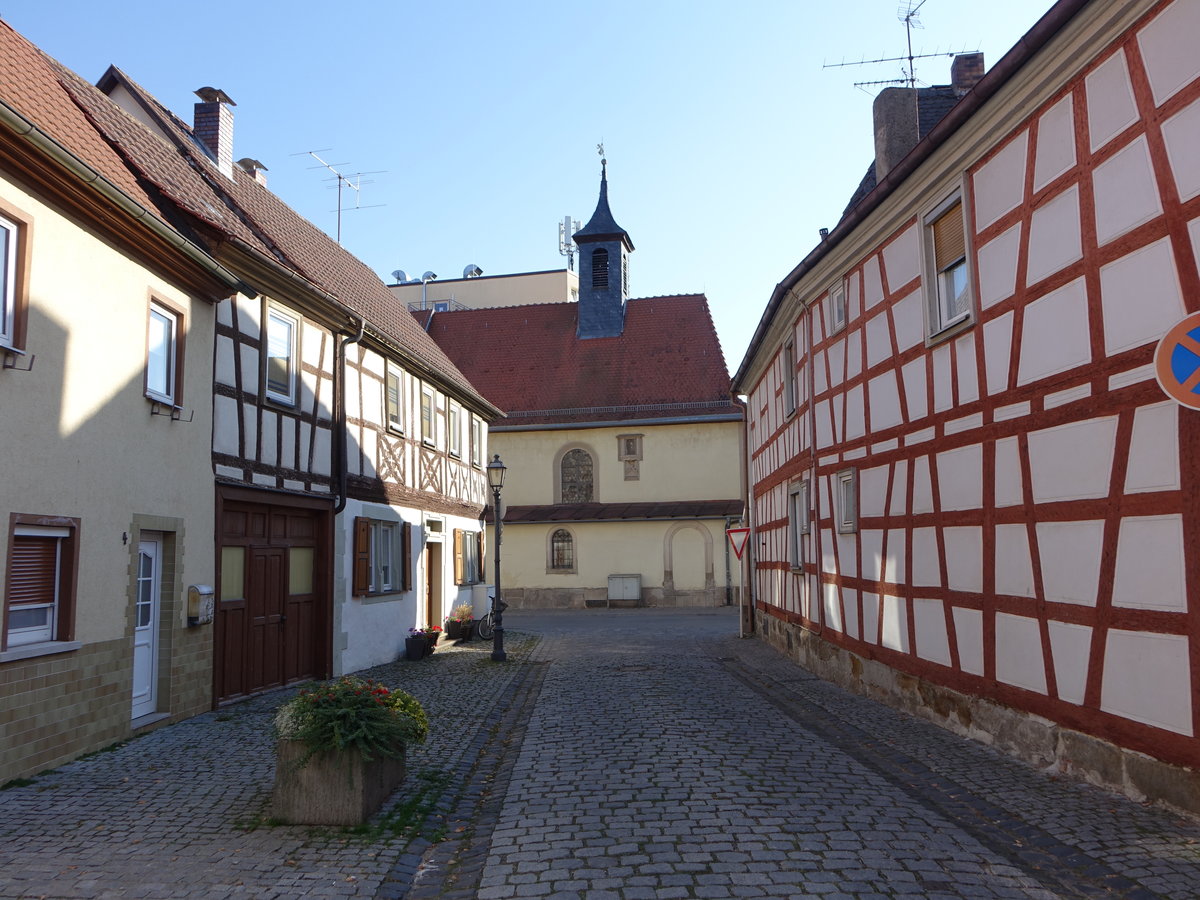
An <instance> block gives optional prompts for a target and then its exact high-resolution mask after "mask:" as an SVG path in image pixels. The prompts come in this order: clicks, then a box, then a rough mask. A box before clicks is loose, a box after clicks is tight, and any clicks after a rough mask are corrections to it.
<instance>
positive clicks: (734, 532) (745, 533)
mask: <svg viewBox="0 0 1200 900" xmlns="http://www.w3.org/2000/svg"><path fill="white" fill-rule="evenodd" d="M725 534H726V535H728V537H729V546H731V547H732V548H733V552H734V555H735V556H737V558H738V559H741V558H742V553H743V552H744V551H745V549H746V541H748V540H749V539H750V529H749V528H726V529H725Z"/></svg>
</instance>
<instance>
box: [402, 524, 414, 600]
mask: <svg viewBox="0 0 1200 900" xmlns="http://www.w3.org/2000/svg"><path fill="white" fill-rule="evenodd" d="M400 589H401V590H402V591H411V590H412V525H410V524H409V523H408V522H404V523H402V524H401V526H400Z"/></svg>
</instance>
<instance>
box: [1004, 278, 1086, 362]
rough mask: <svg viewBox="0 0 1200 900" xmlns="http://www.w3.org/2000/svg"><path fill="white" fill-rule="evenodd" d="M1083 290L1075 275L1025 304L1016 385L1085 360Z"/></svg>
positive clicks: (1080, 280) (1084, 297)
mask: <svg viewBox="0 0 1200 900" xmlns="http://www.w3.org/2000/svg"><path fill="white" fill-rule="evenodd" d="M1091 358H1092V346H1091V336H1090V334H1089V332H1088V306H1087V293H1086V289H1085V288H1084V281H1083V279H1082V278H1077V279H1075V280H1074V281H1072V282H1070V283H1069V284H1066V285H1064V286H1063V287H1061V288H1059V289H1058V290H1056V291H1052V292H1050V293H1049V294H1046V295H1045V296H1044V297H1041V298H1039V299H1037V300H1035V301H1034V302H1033V303H1030V304H1029V305H1028V306H1027V307H1025V324H1024V328H1023V329H1022V333H1021V357H1020V360H1021V361H1020V364H1019V369H1018V374H1017V384H1029V383H1030V382H1032V381H1037V380H1038V379H1039V378H1045V377H1046V376H1048V375H1056V374H1058V373H1059V372H1065V371H1066V370H1068V369H1073V368H1075V367H1076V366H1080V365H1083V364H1084V363H1086V362H1089V361H1090V360H1091Z"/></svg>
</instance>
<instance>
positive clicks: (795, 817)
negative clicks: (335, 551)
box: [0, 609, 1200, 900]
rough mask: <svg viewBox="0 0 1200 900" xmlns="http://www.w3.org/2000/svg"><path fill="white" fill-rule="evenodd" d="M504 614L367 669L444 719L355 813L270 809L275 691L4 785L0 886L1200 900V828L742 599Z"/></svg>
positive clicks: (0, 889)
mask: <svg viewBox="0 0 1200 900" xmlns="http://www.w3.org/2000/svg"><path fill="white" fill-rule="evenodd" d="M505 618H506V622H507V623H508V624H509V626H510V632H509V636H508V637H509V641H508V650H509V655H510V661H509V662H508V663H507V664H504V665H502V666H498V665H496V664H493V663H491V662H490V660H489V659H488V658H487V657H488V651H489V650H490V646H488V645H484V644H482V643H475V644H473V645H471V647H470V649H466V650H456V651H450V652H444V651H442V650H439V652H438V653H437V654H435V655H434V656H433V657H432V658H430V659H428V660H424V661H422V662H419V663H404V662H400V663H395V664H393V665H391V666H385V667H381V668H379V669H376V670H374V671H373V672H371V673H370V674H372V675H374V676H375V677H380V678H382V679H383V680H385V681H386V682H388V683H389V684H394V685H398V686H401V687H403V688H405V689H406V690H409V691H411V692H412V693H414V694H415V695H417V696H418V697H419V698H420V699H421V700H422V701H423V702H424V703H425V704H426V706H427V708H428V710H429V712H430V715H431V720H432V725H433V727H432V729H431V732H432V737H431V740H430V742H429V743H428V744H426V745H425V746H423V747H421V748H419V749H417V750H416V751H414V752H413V753H412V754H411V755H410V773H411V774H410V777H409V779H408V781H407V782H406V784H405V787H404V788H403V789H402V791H401V792H400V793H399V795H398V796H397V797H396V798H394V799H393V800H392V801H391V802H390V804H389V806H388V807H387V808H385V811H384V812H383V813H382V814H381V815H380V816H379V817H376V819H375V820H373V823H372V825H371V827H370V828H367V829H362V830H360V831H361V833H351V832H347V831H344V830H339V829H310V828H302V827H295V826H276V825H271V824H269V822H268V821H267V817H268V815H269V810H268V809H267V801H268V799H269V792H270V786H271V779H272V777H273V754H272V752H271V745H270V738H269V723H270V718H271V715H272V712H273V710H274V708H275V707H276V706H277V705H278V704H279V703H280V702H282V701H283V700H284V699H286V697H287V696H290V692H279V693H276V694H274V695H271V696H267V697H261V698H257V699H255V700H252V701H249V702H247V703H243V704H238V705H236V706H232V707H229V708H226V709H224V710H221V711H220V712H217V713H209V714H206V715H204V716H199V717H197V718H195V719H192V720H189V721H188V722H185V723H182V724H180V725H175V726H172V727H169V728H164V729H162V730H160V731H158V732H155V733H153V734H151V735H148V736H146V737H143V738H140V739H138V740H135V741H132V742H131V743H129V744H127V745H125V746H123V747H120V748H118V749H115V750H113V751H112V752H109V753H101V754H97V755H95V756H93V757H91V758H88V759H85V760H81V761H78V762H76V763H73V764H71V765H68V766H64V767H63V768H62V769H60V770H58V771H56V772H54V773H51V774H48V775H45V776H41V777H39V778H37V779H36V780H35V783H34V784H32V785H30V786H27V787H20V788H14V789H10V790H7V791H3V792H0V838H3V840H2V841H0V898H6V900H7V898H27V897H49V898H118V897H119V898H125V897H146V898H166V897H204V898H242V897H255V898H271V900H284V898H292V897H297V898H298V897H377V898H380V900H400V898H406V900H425V898H435V897H436V898H445V900H472V898H478V900H506V898H521V897H550V898H556V900H558V898H563V900H566V898H585V900H638V898H668V900H669V898H726V897H770V898H792V897H795V898H813V897H822V898H836V900H846V898H854V900H881V898H904V897H911V898H917V897H921V898H926V897H928V898H937V900H952V898H981V900H982V898H1042V900H1050V898H1060V897H1061V898H1101V897H1103V898H1133V900H1151V898H1170V900H1194V898H1200V824H1198V823H1197V822H1196V821H1194V820H1191V819H1185V818H1182V817H1180V816H1177V815H1174V814H1172V813H1170V812H1168V811H1164V810H1161V809H1155V808H1146V807H1142V806H1139V805H1137V804H1134V803H1130V802H1128V801H1125V800H1123V799H1120V798H1118V797H1115V796H1113V795H1111V794H1108V793H1106V792H1103V791H1100V790H1097V789H1094V788H1090V787H1087V786H1084V785H1079V784H1075V783H1072V782H1067V781H1062V780H1055V779H1053V778H1050V777H1048V776H1046V775H1044V774H1042V773H1038V772H1035V771H1033V770H1032V769H1030V768H1028V767H1027V766H1024V765H1023V764H1021V763H1018V762H1015V761H1013V760H1011V759H1008V758H1007V757H1004V756H1001V755H999V754H996V753H994V752H992V751H990V750H988V749H987V748H985V747H982V746H980V745H977V744H974V743H972V742H969V741H964V740H962V739H960V738H957V737H954V736H953V735H950V734H948V733H946V732H943V731H941V730H940V729H937V728H935V727H933V726H931V725H928V724H927V723H924V722H920V721H917V720H915V719H912V718H911V717H908V716H905V715H902V714H899V713H896V712H893V711H892V710H890V709H888V708H886V707H882V706H880V705H878V704H876V703H873V702H871V701H868V700H864V699H862V698H858V697H854V696H852V695H848V694H846V693H844V692H842V691H840V690H839V689H837V688H834V687H832V686H830V685H828V684H825V683H824V682H821V681H819V680H817V679H816V678H814V677H813V676H811V675H810V674H808V673H806V672H805V671H804V670H802V669H799V668H797V667H796V666H794V665H792V664H791V663H789V662H788V661H787V660H786V659H784V658H783V657H781V656H780V655H779V654H777V653H775V652H774V651H773V650H771V649H770V648H767V647H765V646H763V645H762V644H761V643H759V642H758V641H755V640H739V639H738V638H737V637H736V636H734V633H735V631H736V628H737V618H736V615H735V614H734V613H733V611H731V610H727V609H718V610H614V611H607V610H587V611H563V612H544V613H542V612H538V613H534V612H514V613H509V614H508V615H506V617H505ZM518 632H519V633H518ZM534 634H537V635H540V640H539V639H537V638H534V637H532V636H531V635H534ZM406 822H410V823H411V822H416V825H415V826H414V827H406V825H405V823H406Z"/></svg>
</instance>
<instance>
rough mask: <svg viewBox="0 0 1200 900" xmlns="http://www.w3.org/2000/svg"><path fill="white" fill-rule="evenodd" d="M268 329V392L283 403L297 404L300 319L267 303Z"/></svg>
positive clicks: (266, 382) (268, 395)
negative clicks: (268, 305) (297, 350)
mask: <svg viewBox="0 0 1200 900" xmlns="http://www.w3.org/2000/svg"><path fill="white" fill-rule="evenodd" d="M266 332H267V335H266V338H267V339H266V375H265V379H266V380H265V384H266V395H267V397H268V398H270V399H271V400H278V401H279V402H280V403H289V404H295V402H296V385H297V369H298V366H297V364H296V361H297V352H296V348H297V345H298V343H299V340H298V338H299V333H300V320H299V319H298V318H297V317H296V316H293V315H290V314H288V313H286V312H284V311H283V310H281V309H276V308H275V307H268V308H267V320H266Z"/></svg>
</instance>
